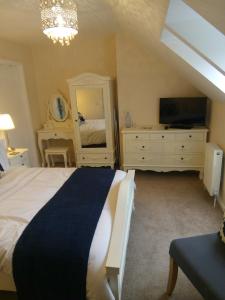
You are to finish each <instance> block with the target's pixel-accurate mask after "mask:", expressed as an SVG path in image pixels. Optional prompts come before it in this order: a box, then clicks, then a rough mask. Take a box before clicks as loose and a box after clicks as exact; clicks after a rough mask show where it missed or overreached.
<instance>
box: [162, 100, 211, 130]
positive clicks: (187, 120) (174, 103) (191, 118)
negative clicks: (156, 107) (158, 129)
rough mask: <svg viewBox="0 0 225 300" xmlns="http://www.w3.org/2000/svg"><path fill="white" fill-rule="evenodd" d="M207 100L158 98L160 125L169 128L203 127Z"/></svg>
mask: <svg viewBox="0 0 225 300" xmlns="http://www.w3.org/2000/svg"><path fill="white" fill-rule="evenodd" d="M207 102H208V101H207V98H206V97H194V98H190V97H189V98H160V116H159V122H160V124H167V125H170V127H178V128H179V127H183V126H184V127H185V126H186V127H190V128H191V127H193V126H205V125H206V119H207Z"/></svg>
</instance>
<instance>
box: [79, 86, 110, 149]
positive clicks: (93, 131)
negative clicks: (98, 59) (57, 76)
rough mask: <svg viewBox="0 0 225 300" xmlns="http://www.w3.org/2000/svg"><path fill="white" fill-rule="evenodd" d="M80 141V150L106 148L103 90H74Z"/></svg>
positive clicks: (98, 88)
mask: <svg viewBox="0 0 225 300" xmlns="http://www.w3.org/2000/svg"><path fill="white" fill-rule="evenodd" d="M76 100H77V111H78V118H77V120H76V121H77V122H78V124H79V132H80V141H81V147H82V148H105V147H106V121H105V110H104V102H103V89H102V88H100V87H94V88H88V87H80V88H76Z"/></svg>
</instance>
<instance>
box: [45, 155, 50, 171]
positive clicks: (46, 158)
mask: <svg viewBox="0 0 225 300" xmlns="http://www.w3.org/2000/svg"><path fill="white" fill-rule="evenodd" d="M45 160H46V162H47V167H48V168H50V162H49V156H48V154H47V153H46V154H45Z"/></svg>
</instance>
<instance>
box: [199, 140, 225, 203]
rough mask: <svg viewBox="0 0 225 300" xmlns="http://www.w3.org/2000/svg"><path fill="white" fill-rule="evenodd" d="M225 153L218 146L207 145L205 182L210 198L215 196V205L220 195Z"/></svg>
mask: <svg viewBox="0 0 225 300" xmlns="http://www.w3.org/2000/svg"><path fill="white" fill-rule="evenodd" d="M222 160H223V151H222V149H220V148H219V147H218V146H217V145H215V144H212V143H207V144H206V149H205V166H204V177H203V182H204V185H205V187H206V189H207V190H208V192H209V194H210V196H214V197H215V198H214V205H215V201H216V199H217V196H218V195H219V189H220V180H221V169H222Z"/></svg>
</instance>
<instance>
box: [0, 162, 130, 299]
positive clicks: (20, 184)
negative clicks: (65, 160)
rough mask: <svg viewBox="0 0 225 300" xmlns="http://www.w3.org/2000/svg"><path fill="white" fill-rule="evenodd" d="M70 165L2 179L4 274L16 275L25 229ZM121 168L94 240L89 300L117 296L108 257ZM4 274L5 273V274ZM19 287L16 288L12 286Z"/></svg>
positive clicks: (0, 258)
mask: <svg viewBox="0 0 225 300" xmlns="http://www.w3.org/2000/svg"><path fill="white" fill-rule="evenodd" d="M73 171H74V169H72V168H68V169H64V168H23V167H21V168H16V169H13V170H10V171H9V172H8V173H7V174H6V175H5V176H4V177H3V178H2V179H1V180H0V273H1V274H2V275H4V274H7V275H9V274H10V276H12V264H11V262H12V254H13V250H14V247H15V244H16V242H17V240H18V238H19V237H20V235H21V233H22V232H23V230H24V228H25V227H26V226H27V224H28V223H29V222H30V221H31V219H32V218H33V217H34V216H35V214H36V213H37V212H38V211H39V210H40V209H41V208H42V207H43V206H44V205H45V203H46V202H48V201H49V199H51V198H52V197H53V195H54V194H55V193H56V192H57V190H58V189H59V188H60V187H61V186H62V185H63V183H64V182H65V181H66V180H67V179H68V177H69V176H70V175H71V174H72V172H73ZM125 175H126V173H125V172H122V171H117V172H116V176H115V178H114V180H113V183H112V185H111V189H110V192H109V194H108V197H107V199H106V202H105V205H104V208H103V211H102V214H101V217H100V219H99V222H98V225H97V228H96V232H95V235H94V238H93V241H92V245H91V250H90V255H89V261H88V273H87V299H89V300H109V299H110V300H112V299H114V297H113V295H112V293H111V290H110V288H109V286H108V283H107V281H106V278H105V260H106V257H107V252H108V246H109V241H110V236H111V230H112V224H113V217H114V213H115V208H116V199H117V193H118V187H119V183H120V181H121V180H122V179H123V178H124V177H125ZM3 277H4V276H3ZM12 290H15V287H12Z"/></svg>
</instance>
